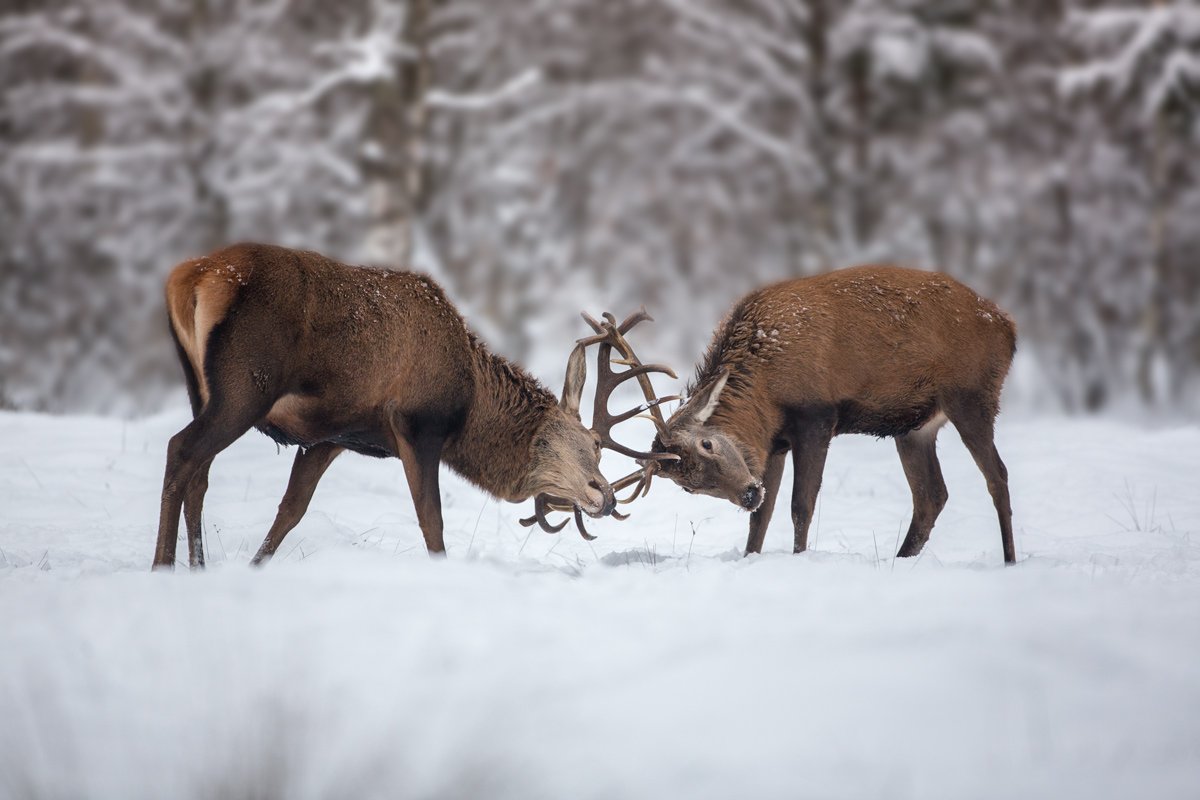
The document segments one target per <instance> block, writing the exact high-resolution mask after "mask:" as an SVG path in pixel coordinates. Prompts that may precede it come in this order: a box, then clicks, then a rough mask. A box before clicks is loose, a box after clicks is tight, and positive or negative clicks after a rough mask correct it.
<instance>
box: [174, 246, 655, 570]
mask: <svg viewBox="0 0 1200 800" xmlns="http://www.w3.org/2000/svg"><path fill="white" fill-rule="evenodd" d="M166 294H167V309H168V313H169V317H170V328H171V333H172V335H173V337H174V339H175V343H176V346H177V349H178V353H179V360H180V362H181V364H182V365H183V371H184V374H185V377H186V380H187V388H188V395H189V397H190V399H191V403H192V412H193V415H194V419H193V420H192V422H191V423H189V424H188V425H187V426H186V427H185V428H184V429H183V430H181V431H180V432H179V433H177V434H176V435H175V436H173V437H172V438H171V441H170V444H169V446H168V448H167V465H166V473H165V476H164V478H163V490H162V506H161V511H160V517H159V526H158V544H157V547H156V549H155V553H154V566H155V568H171V567H173V566H174V563H175V549H176V542H177V539H178V532H179V516H180V512H181V509H182V512H183V516H184V520H185V523H186V527H187V536H188V556H189V563H190V564H191V565H192V566H193V567H202V566H203V565H204V550H203V542H202V533H201V524H200V520H201V511H202V507H203V503H204V495H205V492H206V491H207V488H208V473H209V467H210V465H211V464H212V460H213V458H214V457H215V456H216V455H217V454H218V453H220V452H221V451H222V450H224V449H225V448H226V447H228V446H229V445H230V444H232V443H233V442H234V441H235V440H236V439H238V438H239V437H240V436H241V435H242V434H244V433H245V432H246V431H248V430H249V429H250V428H252V427H253V428H257V429H258V430H260V431H262V432H263V433H265V434H267V435H268V436H270V437H271V438H272V439H274V440H275V441H276V442H279V443H281V444H287V445H298V446H299V452H298V453H297V454H296V459H295V462H294V464H293V466H292V473H291V478H290V479H289V481H288V487H287V491H286V493H285V494H284V497H283V501H282V502H281V503H280V505H279V513H278V515H277V516H276V518H275V522H274V524H272V526H271V528H270V531H269V532H268V533H267V536H266V539H265V540H264V541H263V543H262V546H261V547H260V548H259V550H258V553H257V554H256V555H255V556H254V559H253V562H254V563H256V564H259V563H262V562H264V561H266V560H268V559H269V558H270V557H271V556H272V555H273V554H274V553H275V551H276V549H277V548H278V547H279V545H280V543H281V542H282V541H283V538H284V536H286V535H287V533H288V531H290V530H291V529H292V528H294V527H295V526H296V524H297V523H298V522H299V521H300V519H301V517H302V516H303V515H304V513H305V511H306V510H307V508H308V504H309V501H310V500H311V498H312V495H313V491H314V490H315V489H316V486H317V482H318V481H319V480H320V479H321V476H322V475H323V474H324V472H325V470H326V469H327V468H328V467H329V465H330V463H332V461H333V460H334V459H335V458H336V457H337V456H338V455H339V454H340V453H341V452H343V451H344V450H353V451H355V452H358V453H362V454H364V455H369V456H376V457H381V458H382V457H390V456H395V457H399V458H400V459H401V460H402V461H403V462H404V473H405V478H406V479H407V482H408V485H409V489H410V491H411V493H412V497H413V503H414V505H415V506H416V512H417V520H418V523H419V525H420V527H421V531H422V533H423V535H424V538H425V545H426V547H427V549H428V550H429V552H430V553H431V554H438V553H443V552H444V551H445V544H444V541H443V536H442V510H441V497H440V493H439V489H438V465H439V463H441V462H442V461H445V462H446V463H447V464H448V465H449V466H450V468H451V469H453V470H454V471H455V472H457V473H458V474H460V475H462V476H463V477H465V478H466V479H467V480H469V481H471V482H472V483H474V484H476V485H477V486H479V487H480V488H482V489H484V490H485V491H487V492H489V493H491V494H492V495H494V496H496V497H498V498H501V499H504V500H509V501H512V502H518V501H521V500H524V499H526V498H529V497H536V498H537V502H536V506H537V513H536V515H535V516H536V517H538V518H540V519H541V521H543V522H544V520H545V516H544V515H545V511H546V510H548V509H550V508H560V509H567V510H572V511H574V512H575V515H576V518H577V520H578V522H579V525H580V530H581V532H582V531H583V526H582V519H581V517H580V513H581V512H583V513H587V514H589V515H591V516H604V515H607V514H610V513H611V512H612V511H613V509H614V507H615V503H616V498H615V495H614V490H613V488H612V487H611V486H610V485H609V484H608V482H607V481H606V480H605V479H604V476H603V475H602V474H601V473H600V470H599V459H600V454H601V448H602V447H616V448H620V449H621V450H622V452H626V453H630V454H633V455H635V456H640V457H642V458H644V459H649V460H650V461H649V463H655V462H654V459H655V458H656V457H655V456H653V455H652V454H649V453H634V452H632V451H628V449H627V448H621V447H620V446H619V445H617V444H616V443H615V442H613V441H612V440H611V436H610V433H609V428H608V427H605V428H604V429H602V430H601V431H598V432H597V431H592V430H589V429H588V428H585V427H584V426H583V424H582V422H581V421H580V416H579V403H580V397H581V394H582V392H583V387H584V382H585V380H586V374H587V365H586V347H587V345H588V344H590V343H592V342H593V341H595V340H596V338H595V337H593V339H589V340H585V341H584V342H581V343H580V344H577V345H576V347H575V348H574V350H573V351H572V353H571V356H570V359H569V360H568V364H567V374H566V380H565V383H564V386H563V393H562V400H561V401H558V400H556V398H555V397H554V395H553V394H552V393H551V392H549V391H548V390H546V389H545V388H544V387H543V386H541V384H539V383H538V382H537V381H536V380H535V379H534V378H532V377H530V376H529V375H528V374H526V373H525V372H524V371H522V370H521V369H520V368H519V367H517V366H516V365H514V364H512V363H510V362H509V361H507V360H505V359H503V358H501V357H499V356H497V355H494V354H492V353H490V352H488V350H487V349H486V347H485V346H484V345H483V343H482V342H481V341H480V340H479V339H478V338H477V337H476V336H475V334H474V333H472V332H471V331H470V330H469V329H468V328H467V326H466V324H465V323H464V322H463V320H462V318H461V317H460V316H459V314H458V312H457V311H456V310H455V309H454V307H453V305H452V304H451V303H450V301H449V300H447V299H446V295H445V294H444V293H443V291H442V289H441V288H440V287H439V286H438V285H437V284H435V283H434V282H433V281H432V280H431V279H430V278H428V277H426V276H424V275H420V274H417V273H412V272H390V271H385V270H379V269H369V268H363V267H351V266H347V265H344V264H340V263H337V262H335V261H332V260H330V259H328V258H325V257H324V256H321V255H319V254H317V253H313V252H308V251H298V250H289V249H285V248H281V247H273V246H268V245H257V244H241V245H235V246H233V247H229V248H226V249H223V250H219V251H217V252H215V253H213V254H212V255H209V256H207V257H205V258H200V259H196V260H193V261H187V262H184V263H183V264H180V265H179V266H177V267H176V268H175V269H174V270H173V271H172V273H171V275H170V277H169V278H168V280H167V287H166ZM643 317H644V315H643ZM602 333H604V334H605V336H607V337H610V338H611V337H613V336H615V335H617V334H616V332H615V330H613V331H610V330H609V329H605V330H604V331H602ZM603 338H604V337H601V339H603ZM621 342H622V343H623V344H625V345H627V342H625V341H624V339H623V338H621ZM661 370H665V368H663V367H658V366H655V365H650V366H646V367H643V368H641V369H640V370H637V371H634V370H628V371H627V373H632V374H626V373H622V374H621V375H620V376H619V377H620V378H621V379H622V380H624V379H626V378H631V377H638V376H641V377H644V376H645V374H646V373H647V372H651V371H661ZM666 371H668V372H669V370H666ZM645 386H646V387H648V386H649V382H648V381H645ZM647 391H651V390H650V389H647ZM608 392H611V388H609V389H608ZM607 398H608V394H607V393H601V392H599V391H598V392H597V395H596V409H597V412H598V413H599V412H601V411H604V413H606V409H607V405H606V404H607ZM647 400H648V401H650V402H651V403H654V402H657V401H655V398H654V397H653V395H652V394H648V395H647ZM639 410H640V409H639ZM622 418H625V417H622ZM630 482H631V481H630V480H629V479H626V480H625V482H624V483H622V486H624V485H628V484H629V483H630Z"/></svg>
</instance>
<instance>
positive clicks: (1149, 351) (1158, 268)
mask: <svg viewBox="0 0 1200 800" xmlns="http://www.w3.org/2000/svg"><path fill="white" fill-rule="evenodd" d="M1150 148H1151V149H1150V250H1151V266H1152V269H1153V275H1154V285H1153V286H1152V287H1151V290H1150V297H1149V298H1148V301H1147V303H1146V309H1145V313H1144V314H1143V316H1142V328H1143V331H1144V335H1145V337H1146V339H1145V341H1144V342H1143V344H1142V350H1141V353H1140V354H1139V356H1138V367H1137V382H1138V389H1139V391H1140V392H1141V395H1142V400H1143V401H1145V402H1146V403H1147V404H1151V403H1154V402H1155V401H1156V400H1157V399H1158V398H1157V397H1156V395H1157V387H1156V386H1155V385H1154V361H1155V356H1156V355H1158V354H1163V355H1165V352H1164V350H1165V346H1166V341H1165V339H1166V325H1165V322H1166V309H1167V302H1168V299H1167V280H1168V273H1169V269H1168V264H1167V215H1168V213H1169V211H1170V203H1169V202H1168V198H1167V174H1166V167H1167V152H1166V151H1167V114H1166V110H1165V109H1159V110H1158V112H1157V113H1156V114H1155V115H1154V132H1153V136H1152V137H1151V143H1150Z"/></svg>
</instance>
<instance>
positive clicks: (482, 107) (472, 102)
mask: <svg viewBox="0 0 1200 800" xmlns="http://www.w3.org/2000/svg"><path fill="white" fill-rule="evenodd" d="M541 82H542V73H541V70H538V69H527V70H525V71H524V72H521V73H520V74H518V75H516V76H514V77H513V78H512V79H510V80H509V81H508V82H507V83H504V84H502V85H501V86H499V87H497V88H495V89H493V90H491V91H489V92H478V93H475V94H455V93H453V92H446V91H442V90H436V89H435V90H433V91H431V92H429V93H428V94H427V95H426V97H425V103H426V104H427V105H428V106H429V107H430V108H437V109H442V110H446V111H488V110H490V109H493V108H496V107H497V106H500V105H503V104H504V103H507V102H509V101H511V100H514V99H516V98H517V97H519V96H520V95H521V94H523V93H525V92H526V91H528V90H529V89H532V88H533V87H534V86H537V85H538V84H540V83H541Z"/></svg>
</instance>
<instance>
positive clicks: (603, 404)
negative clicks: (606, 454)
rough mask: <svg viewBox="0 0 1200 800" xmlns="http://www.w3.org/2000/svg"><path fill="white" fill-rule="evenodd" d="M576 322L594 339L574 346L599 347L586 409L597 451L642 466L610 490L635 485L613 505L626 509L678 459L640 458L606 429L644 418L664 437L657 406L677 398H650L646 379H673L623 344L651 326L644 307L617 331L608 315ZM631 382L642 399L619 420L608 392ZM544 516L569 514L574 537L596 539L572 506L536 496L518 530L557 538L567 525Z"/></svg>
mask: <svg viewBox="0 0 1200 800" xmlns="http://www.w3.org/2000/svg"><path fill="white" fill-rule="evenodd" d="M582 316H583V319H584V321H585V322H586V323H587V324H588V325H589V326H591V328H592V330H593V331H595V335H593V336H588V337H585V338H583V339H580V340H579V341H578V344H580V345H583V346H584V347H590V346H591V345H593V344H598V345H600V347H599V350H598V352H597V354H596V396H595V404H594V406H593V409H592V430H593V431H595V432H596V433H597V434H598V435H599V437H600V444H601V446H602V447H606V448H608V449H609V450H613V451H615V452H618V453H621V454H622V455H626V456H629V457H630V458H635V459H637V460H638V461H639V462H641V463H642V464H643V466H642V468H641V469H639V470H638V471H636V472H633V473H630V474H629V475H626V476H625V477H623V478H621V479H619V480H617V481H615V482H614V483H612V484H611V485H612V488H613V491H614V492H618V491H621V490H623V489H625V488H627V487H629V486H633V485H634V484H635V483H636V484H637V485H636V487H635V488H634V490H633V491H632V492H630V494H629V496H627V497H625V498H623V499H622V498H618V499H617V502H618V503H621V504H627V503H631V502H633V500H634V499H636V498H638V497H644V496H645V495H646V493H647V492H649V491H650V479H651V476H653V474H654V473H655V472H656V471H657V469H658V464H659V462H660V461H664V460H674V459H677V458H678V456H675V455H671V454H669V453H648V452H642V451H639V450H634V449H632V448H630V447H626V446H625V445H623V444H621V443H620V442H618V441H616V440H615V439H613V437H612V429H613V428H614V427H615V426H617V425H619V424H620V423H622V422H625V421H626V420H629V419H633V418H634V417H638V416H645V418H647V419H649V420H650V421H652V422H653V423H654V426H655V427H656V428H657V429H658V430H659V432H660V433H665V432H666V420H664V419H663V415H662V410H661V409H660V408H659V406H661V405H662V404H663V403H665V402H668V401H670V400H678V399H679V397H678V396H677V395H669V396H667V397H656V396H655V394H654V386H653V384H652V383H651V382H650V374H651V373H654V372H660V373H663V374H665V375H670V376H671V377H672V378H674V377H676V376H675V372H674V370H672V369H671V368H670V367H668V366H665V365H663V364H643V363H642V362H641V360H640V359H639V358H638V357H637V354H636V353H634V351H633V347H631V346H630V344H629V342H628V341H627V340H626V339H625V334H626V333H628V332H629V331H630V330H631V329H633V327H634V326H635V325H637V324H639V323H641V322H653V320H652V319H651V317H650V315H649V314H648V313H646V309H645V308H644V307H643V308H640V309H638V310H637V311H636V312H634V313H633V314H631V315H630V316H629V317H627V318H626V319H625V321H624V322H622V323H621V324H620V325H618V324H617V320H616V317H614V316H613V315H612V314H610V313H608V312H605V313H604V314H603V315H602V316H603V319H604V321H603V322H601V321H598V320H596V319H595V318H593V317H592V316H591V315H589V314H588V313H587V312H584V313H583V314H582ZM614 348H615V349H616V350H617V352H618V353H619V354H620V355H621V358H619V359H614V358H613V357H612V351H613V349H614ZM613 364H617V365H620V366H626V367H628V369H626V370H622V371H621V372H615V371H614V370H613V368H612V365H613ZM634 378H636V379H637V381H638V385H639V386H640V387H641V389H642V393H643V394H644V395H645V397H646V402H645V403H642V404H641V405H638V406H635V407H634V408H631V409H629V410H628V411H624V412H621V413H620V414H613V413H611V412H610V411H609V408H608V401H609V398H610V397H611V395H612V393H613V391H615V390H616V388H617V387H618V386H620V385H621V384H622V383H624V382H625V381H628V380H631V379H634ZM647 411H648V412H650V413H649V416H646V414H645V412H647ZM548 511H564V512H573V513H574V517H575V526H576V527H577V528H578V529H579V533H580V535H581V536H583V538H584V539H587V540H589V541H590V540H592V539H595V538H596V537H594V536H592V535H591V534H590V533H588V531H587V528H585V527H584V524H583V516H582V514H580V510H579V508H578V507H577V506H575V505H574V504H572V503H569V502H567V501H566V500H563V499H561V498H557V497H549V496H547V495H539V496H538V497H537V498H536V499H535V500H534V516H532V517H527V518H526V519H523V520H521V524H522V525H524V526H526V527H528V526H530V525H533V524H535V523H536V524H537V525H538V526H540V527H541V528H542V530H544V531H546V532H547V533H557V532H558V531H560V530H562V528H563V526H564V525H566V523H567V520H563V521H562V522H561V523H559V524H558V525H557V526H555V525H551V524H550V522H549V520H547V519H546V513H547V512H548ZM612 515H613V516H614V517H616V518H617V519H618V520H625V519H628V518H629V515H628V514H622V513H620V512H617V511H614V512H613V514H612Z"/></svg>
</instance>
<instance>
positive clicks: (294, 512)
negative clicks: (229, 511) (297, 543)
mask: <svg viewBox="0 0 1200 800" xmlns="http://www.w3.org/2000/svg"><path fill="white" fill-rule="evenodd" d="M344 449H345V448H343V447H341V446H339V445H336V444H330V443H328V442H326V443H324V444H318V445H315V446H313V447H310V448H308V449H301V450H300V451H299V452H298V453H296V460H295V461H293V462H292V474H291V477H290V478H288V485H287V491H285V492H284V494H283V500H281V501H280V502H279V513H278V514H276V515H275V521H274V522H273V523H271V530H269V531H268V532H267V536H266V538H265V539H263V543H262V546H260V547H259V548H258V552H257V553H255V554H254V558H252V559H250V563H251V564H253V565H255V566H259V565H262V564H265V563H267V562H268V561H270V560H271V557H272V556H273V555H275V551H276V550H278V549H279V545H280V544H282V543H283V539H284V537H285V536H287V535H288V533H289V532H290V531H291V530H292V528H295V527H296V525H298V524H299V523H300V520H301V519H302V518H303V517H304V514H305V512H306V511H308V504H309V502H310V501H311V500H312V496H313V492H315V491H316V489H317V483H318V482H320V480H321V477H322V476H323V475H324V474H325V470H327V469H329V465H330V464H332V463H333V460H334V459H335V458H337V457H338V456H339V455H340V454H341V452H342V451H343V450H344Z"/></svg>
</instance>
